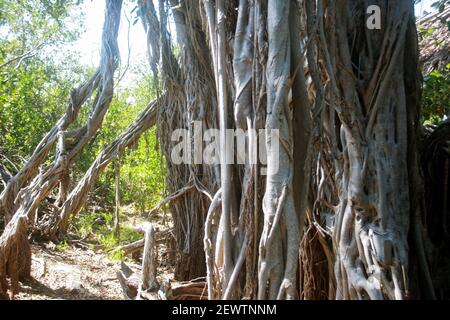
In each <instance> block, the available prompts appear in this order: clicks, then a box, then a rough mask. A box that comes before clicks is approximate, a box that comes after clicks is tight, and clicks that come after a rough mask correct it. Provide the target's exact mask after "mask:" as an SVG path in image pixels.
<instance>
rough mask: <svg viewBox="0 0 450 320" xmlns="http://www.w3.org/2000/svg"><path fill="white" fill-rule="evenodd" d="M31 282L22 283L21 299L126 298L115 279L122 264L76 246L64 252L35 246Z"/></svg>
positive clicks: (19, 297)
mask: <svg viewBox="0 0 450 320" xmlns="http://www.w3.org/2000/svg"><path fill="white" fill-rule="evenodd" d="M32 252H33V257H32V271H31V275H32V279H31V280H30V281H27V282H26V283H22V284H21V289H20V293H19V294H18V295H17V296H16V297H15V299H18V300H53V299H58V300H61V299H62V300H119V299H124V296H123V293H122V288H121V287H120V284H119V281H118V280H117V277H116V270H118V269H119V268H120V262H119V261H114V260H110V259H108V258H107V257H106V256H105V255H103V254H98V253H95V252H93V251H91V250H89V249H80V248H75V247H73V246H70V247H68V248H67V249H65V250H64V251H63V252H57V251H55V250H54V249H53V248H48V247H47V248H46V247H45V246H41V245H33V246H32Z"/></svg>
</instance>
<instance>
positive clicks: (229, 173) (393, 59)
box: [0, 0, 449, 299]
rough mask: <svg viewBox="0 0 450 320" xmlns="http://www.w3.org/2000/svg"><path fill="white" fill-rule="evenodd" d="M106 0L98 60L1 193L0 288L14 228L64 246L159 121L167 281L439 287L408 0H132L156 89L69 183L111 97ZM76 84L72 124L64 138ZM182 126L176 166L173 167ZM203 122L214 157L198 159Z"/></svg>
mask: <svg viewBox="0 0 450 320" xmlns="http://www.w3.org/2000/svg"><path fill="white" fill-rule="evenodd" d="M106 3H107V5H106V13H105V23H104V28H103V34H102V52H101V60H100V64H99V68H98V71H97V72H96V73H95V75H94V76H93V77H92V78H91V79H88V80H87V81H86V83H84V84H83V85H82V86H80V87H78V88H76V89H73V91H72V93H71V95H70V97H69V101H68V106H67V111H66V113H65V114H64V115H63V117H62V118H61V119H60V121H58V123H56V124H55V126H54V128H53V129H52V130H51V131H50V132H48V134H47V135H46V136H45V137H44V138H43V140H42V141H41V143H40V144H39V145H38V146H37V147H36V149H35V151H34V153H33V155H32V156H31V158H30V159H29V160H28V161H27V162H26V164H25V165H24V167H23V168H22V169H21V170H20V171H19V172H18V173H17V174H16V175H14V176H12V177H8V181H7V182H6V188H5V189H4V190H3V192H2V194H1V197H0V214H1V215H2V216H4V221H5V226H4V231H3V234H2V236H1V238H0V294H3V295H6V292H7V291H8V289H11V290H12V293H13V294H14V293H16V292H17V290H18V281H19V279H20V278H21V277H26V276H29V275H30V257H31V252H30V249H29V243H28V241H29V236H30V235H31V236H32V237H34V238H36V239H40V240H43V241H44V240H48V239H51V240H54V241H56V240H61V239H63V238H64V237H65V234H66V231H67V226H68V224H69V223H70V218H71V217H72V216H73V215H75V214H77V213H78V212H79V211H80V209H81V207H82V206H83V203H84V202H85V201H86V197H87V195H88V193H89V191H90V190H91V188H92V187H93V185H94V184H95V182H96V179H97V178H98V177H99V175H100V174H101V173H102V171H103V170H104V169H105V167H106V166H107V165H108V164H109V163H111V162H113V161H114V160H115V159H116V158H117V157H120V155H121V154H122V153H123V151H124V150H125V149H126V148H127V147H130V146H132V145H133V144H134V143H135V142H136V141H137V140H138V139H139V137H140V136H141V135H142V134H143V133H144V132H145V131H146V130H148V129H149V128H150V127H152V126H156V127H157V134H158V138H159V140H160V143H161V149H162V153H163V156H164V160H165V168H166V170H167V173H166V174H167V177H166V184H167V198H166V199H164V200H163V201H164V204H167V205H168V207H169V211H170V213H171V215H172V219H173V223H174V237H175V242H176V262H175V265H176V268H175V277H176V279H178V280H190V279H195V278H198V277H206V283H207V290H206V293H205V294H206V295H207V296H208V298H209V299H411V298H429V299H433V298H436V290H435V287H436V286H437V287H440V283H442V281H444V282H445V281H447V282H448V279H447V280H445V279H442V277H439V276H438V275H437V274H436V271H435V270H433V268H431V266H432V262H433V263H435V262H436V261H434V260H432V252H434V251H433V250H431V249H430V248H432V247H433V248H437V246H436V245H433V241H432V240H435V239H434V238H432V239H431V240H430V234H431V233H432V232H433V230H432V229H430V225H427V221H433V223H435V224H436V221H440V220H439V219H443V218H442V217H444V216H448V208H449V207H448V206H446V205H437V206H435V205H433V204H430V199H431V198H432V197H431V198H430V197H429V196H427V194H429V193H430V188H429V185H430V184H433V178H432V177H434V176H436V175H437V174H438V173H436V172H435V171H436V170H435V168H434V167H433V168H431V167H427V168H430V169H429V170H428V171H427V172H426V175H424V172H423V166H422V165H423V163H424V162H426V161H425V160H424V159H423V157H422V155H421V153H420V152H422V151H423V148H421V146H422V144H423V141H424V130H423V128H422V125H421V122H420V109H421V106H420V101H421V100H420V95H421V84H420V79H421V77H420V69H419V59H418V52H419V50H418V35H417V30H416V21H415V15H414V1H412V0H396V1H388V0H371V1H367V0H347V1H345V0H342V1H330V0H233V1H225V0H186V1H182V0H159V1H152V0H139V1H137V6H138V9H139V10H137V12H138V14H139V17H140V20H141V22H142V24H143V25H144V29H145V30H146V34H147V39H142V41H147V44H148V57H149V64H150V67H151V70H152V73H153V77H154V79H155V81H154V84H155V88H154V89H155V91H156V92H157V97H156V99H155V100H154V101H151V102H149V105H148V107H147V108H146V109H145V110H144V111H143V112H142V113H141V114H140V115H139V116H138V117H137V118H136V119H135V121H134V123H133V124H132V125H131V126H130V127H129V128H128V129H127V130H126V131H125V132H123V133H122V134H121V135H119V136H118V137H117V139H116V140H114V142H113V143H111V144H110V145H108V146H107V147H106V148H105V149H104V150H103V152H101V153H100V154H99V155H98V157H97V159H96V160H95V162H93V163H92V165H91V167H90V168H89V170H88V171H87V172H86V173H85V175H84V177H83V178H82V179H81V180H80V181H75V182H72V183H70V181H68V179H69V178H68V177H69V176H70V175H69V172H70V170H71V167H72V166H73V163H74V161H76V156H77V155H78V154H79V153H80V152H81V150H83V148H84V147H85V146H86V144H87V143H88V142H89V141H91V140H92V139H95V133H96V132H97V131H98V130H99V129H100V128H101V126H102V120H103V117H104V115H105V113H106V112H107V111H108V107H109V105H110V102H111V99H112V97H113V91H114V77H113V75H114V72H115V70H116V68H117V63H118V60H119V53H118V49H117V30H118V26H119V23H120V12H121V5H122V1H121V0H106ZM91 95H94V99H93V102H94V106H93V108H92V111H91V114H90V117H89V118H88V120H87V122H86V123H85V125H83V126H81V127H79V128H75V129H71V130H70V131H69V130H68V128H69V127H70V128H72V126H70V125H71V124H72V123H73V122H74V121H75V119H76V118H77V114H78V112H79V110H80V109H81V108H83V106H84V104H85V103H86V101H88V100H89V97H90V96H91ZM179 129H183V130H185V132H187V135H186V136H185V137H184V138H185V140H184V142H183V143H184V147H185V148H184V149H183V154H182V158H183V159H184V160H186V161H182V163H175V162H174V161H173V152H174V149H176V148H177V146H179V143H180V139H179V138H180V137H177V138H176V139H174V135H173V133H174V132H175V131H176V130H179ZM208 129H217V130H218V132H219V134H218V136H216V137H214V140H217V141H215V143H216V144H217V146H219V147H218V150H219V154H218V155H217V157H218V159H219V160H220V161H218V162H214V163H206V161H204V160H205V159H202V157H200V158H199V157H198V153H199V149H200V150H203V149H204V147H205V141H203V140H202V139H203V137H202V134H203V132H205V131H207V130H208ZM229 130H233V132H235V133H236V132H244V133H245V135H244V136H245V139H244V140H245V141H244V144H243V145H244V151H245V152H244V153H243V154H236V152H229V151H230V150H229V149H228V147H227V145H228V143H230V142H232V143H234V142H235V141H234V140H235V135H234V136H233V135H232V136H231V137H230V136H229V135H228V134H227V132H228V131H229ZM260 132H262V134H259V133H260ZM274 132H275V133H276V134H275V135H273V133H274ZM443 132H444V131H443ZM445 132H448V131H445ZM443 137H444V138H443V140H444V142H442V143H443V144H444V145H445V143H447V142H446V141H447V140H446V139H448V134H447V135H445V134H443ZM445 137H446V138H445ZM209 138H210V141H212V140H213V137H209ZM198 139H200V143H198ZM230 139H231V141H230ZM439 143H440V142H436V144H435V146H436V145H437V144H439ZM430 147H431V146H430ZM436 148H438V147H436ZM54 149H55V150H56V151H55V152H56V155H57V156H56V157H54V160H53V162H51V163H50V164H48V162H47V161H46V160H47V159H48V157H49V154H50V153H51V152H52V150H54ZM262 149H263V150H264V151H265V152H264V153H265V155H266V156H265V157H264V158H265V159H259V154H260V151H261V150H262ZM231 151H233V150H231ZM201 152H202V151H200V154H202V153H201ZM203 154H204V153H203ZM255 157H257V158H258V161H254V159H255ZM439 157H441V158H439V160H438V162H439V163H438V164H437V165H438V166H444V164H445V163H446V165H447V167H446V168H447V173H448V154H444V153H442V154H440V155H439ZM238 158H239V159H238ZM427 163H428V162H427ZM439 168H440V167H439ZM0 169H1V168H0ZM433 170H434V171H433ZM2 175H3V173H2ZM424 176H426V179H424ZM446 181H447V183H444V182H442V183H441V184H440V185H439V186H436V188H438V189H439V188H440V189H439V190H440V191H439V190H436V191H434V192H435V193H439V192H441V193H442V192H444V191H443V189H442V188H444V187H446V186H447V184H448V178H447V180H446ZM70 186H74V187H73V189H72V190H70ZM55 190H56V191H57V192H59V193H58V194H59V198H58V199H57V201H56V203H55V205H53V206H52V208H51V209H48V208H45V202H44V199H45V197H46V196H47V195H48V194H49V193H50V192H53V191H55ZM447 193H448V190H447ZM445 199H446V200H445V201H447V203H448V197H445ZM430 210H433V211H440V212H439V213H436V212H430ZM432 214H435V217H437V216H439V217H441V218H439V219H438V218H435V219H432V218H430V215H432ZM427 219H428V220H427ZM430 219H431V220H430ZM436 219H437V220H436ZM430 241H431V242H430ZM438 249H440V250H444V249H442V246H441V247H440V248H437V249H436V250H438ZM435 264H436V263H435ZM440 266H441V269H438V270H440V272H442V268H444V267H443V266H442V263H441V264H440ZM8 279H10V280H11V282H10V283H11V288H10V285H9V282H8V281H7V280H8Z"/></svg>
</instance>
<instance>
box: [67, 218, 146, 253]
mask: <svg viewBox="0 0 450 320" xmlns="http://www.w3.org/2000/svg"><path fill="white" fill-rule="evenodd" d="M71 227H72V228H73V229H74V231H75V232H76V233H77V234H78V235H79V236H80V237H83V238H84V237H88V238H89V240H90V241H91V242H94V243H95V242H96V243H99V244H100V245H101V248H102V250H103V251H104V252H111V251H112V250H113V249H114V248H116V247H117V246H118V245H121V244H125V243H130V242H134V241H137V240H139V239H141V238H142V235H141V234H140V233H138V232H136V231H134V230H133V229H131V228H130V227H129V226H127V225H121V226H120V241H117V239H116V238H115V237H114V229H113V214H112V213H111V212H86V211H82V212H80V213H79V214H78V215H77V216H76V217H75V218H74V220H73V221H72V224H71ZM58 246H61V248H65V247H64V244H59V245H58ZM110 257H111V258H112V259H116V260H123V258H124V256H123V251H122V252H121V251H115V252H112V253H111V254H110Z"/></svg>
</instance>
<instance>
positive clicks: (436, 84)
mask: <svg viewBox="0 0 450 320" xmlns="http://www.w3.org/2000/svg"><path fill="white" fill-rule="evenodd" d="M449 114H450V64H448V65H447V66H446V68H445V70H444V71H443V72H442V73H441V72H439V71H437V70H434V71H433V72H431V73H430V74H429V75H427V76H425V77H424V81H423V92H422V116H423V120H424V122H425V124H438V123H439V122H441V121H442V119H443V117H444V116H445V115H447V116H448V115H449Z"/></svg>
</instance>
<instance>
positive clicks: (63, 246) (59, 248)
mask: <svg viewBox="0 0 450 320" xmlns="http://www.w3.org/2000/svg"><path fill="white" fill-rule="evenodd" d="M68 249H69V244H68V243H67V241H66V240H64V241H61V242H60V243H58V244H57V245H56V247H55V250H56V251H58V252H65V251H67V250H68Z"/></svg>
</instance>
